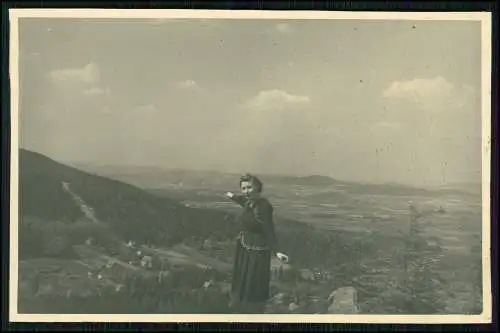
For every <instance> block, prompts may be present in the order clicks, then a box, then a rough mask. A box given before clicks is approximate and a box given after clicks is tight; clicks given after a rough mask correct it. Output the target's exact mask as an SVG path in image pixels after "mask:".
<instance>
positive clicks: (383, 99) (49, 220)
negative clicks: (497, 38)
mask: <svg viewBox="0 0 500 333" xmlns="http://www.w3.org/2000/svg"><path fill="white" fill-rule="evenodd" d="M134 13H135V11H134V10H119V11H107V10H97V9H96V10H81V11H79V10H75V9H73V10H62V9H61V10H57V9H54V10H46V11H43V10H34V9H33V10H15V11H11V16H10V18H11V21H10V24H11V25H10V26H11V28H10V29H11V46H10V47H11V59H10V61H11V67H10V68H11V91H12V99H11V100H12V111H11V112H12V113H11V114H12V117H11V119H12V152H11V154H12V157H11V158H12V170H11V180H12V184H11V193H12V197H11V213H12V216H11V222H10V223H11V240H12V241H11V243H12V245H11V246H12V250H11V251H12V252H11V277H12V279H11V305H12V304H13V306H14V308H12V309H11V320H13V321H14V320H19V321H25V320H27V321H29V320H34V319H30V318H36V320H37V321H40V320H41V318H42V319H44V320H46V321H50V322H54V321H58V320H61V321H65V320H66V321H73V319H68V318H80V320H81V319H82V318H85V320H86V321H113V320H114V319H113V318H115V320H118V319H116V318H121V319H120V320H121V321H123V320H125V321H131V320H132V321H135V320H139V319H140V320H141V321H152V320H154V321H182V320H180V319H179V318H184V319H183V320H187V321H193V320H194V321H196V318H198V317H199V318H203V319H204V321H207V320H208V321H226V320H225V319H224V318H226V319H227V320H230V321H238V320H243V321H249V320H250V321H263V320H264V321H291V322H293V321H302V322H305V321H306V322H307V321H309V322H315V321H316V322H332V321H348V322H365V323H370V322H378V323H384V322H401V323H404V322H415V321H417V322H418V320H420V322H423V323H424V322H433V321H442V322H450V321H451V322H457V323H458V322H490V321H491V276H490V274H491V273H490V257H489V249H490V234H489V233H490V231H489V230H490V210H489V206H490V198H489V187H490V180H489V179H490V170H489V164H490V160H489V158H490V157H489V137H490V132H489V131H490V128H489V126H490V125H489V121H490V112H491V111H490V71H491V63H490V62H491V54H490V53H491V47H490V43H491V41H490V37H491V31H490V30H491V21H490V15H489V14H487V13H454V14H453V13H410V12H408V13H401V16H400V17H398V16H397V13H395V12H393V13H386V18H384V13H383V12H371V13H368V12H366V13H362V12H350V13H340V12H336V13H335V12H330V13H327V12H323V13H316V15H317V17H315V16H314V15H315V13H314V12H294V13H292V12H265V13H266V15H264V14H263V12H258V11H253V12H245V11H237V12H231V11H224V12H221V11H208V10H206V11H201V10H193V11H175V10H158V11H156V10H153V11H152V10H147V11H138V12H137V13H136V14H134ZM30 316H31V317H30ZM71 316H73V317H71ZM94 316H95V318H98V319H92V318H94ZM183 316H184V317H183ZM238 318H239V319H238ZM241 318H243V319H241ZM342 318H344V319H342ZM345 318H348V319H345ZM388 318H391V319H388ZM405 318H406V319H405ZM415 318H416V319H415Z"/></svg>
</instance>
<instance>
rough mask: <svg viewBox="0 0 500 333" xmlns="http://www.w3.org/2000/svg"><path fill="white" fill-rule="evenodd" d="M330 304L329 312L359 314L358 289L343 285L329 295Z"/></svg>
mask: <svg viewBox="0 0 500 333" xmlns="http://www.w3.org/2000/svg"><path fill="white" fill-rule="evenodd" d="M328 301H329V303H330V306H329V307H328V313H331V314H357V313H359V308H358V305H357V291H356V289H354V288H353V287H341V288H338V289H336V290H335V291H333V292H332V293H331V294H330V296H329V297H328Z"/></svg>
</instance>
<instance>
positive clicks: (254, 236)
mask: <svg viewBox="0 0 500 333" xmlns="http://www.w3.org/2000/svg"><path fill="white" fill-rule="evenodd" d="M240 188H241V192H242V195H237V194H234V193H232V192H227V193H226V196H227V197H228V198H229V199H231V200H233V201H234V202H236V203H237V204H239V205H240V206H241V207H243V211H242V214H241V215H240V223H241V226H242V231H241V232H240V234H239V236H238V239H237V243H236V256H235V259H234V267H233V280H232V285H231V307H233V308H236V309H238V310H239V311H242V312H253V313H263V312H264V307H265V304H266V301H267V300H268V298H269V283H270V278H271V258H272V256H275V257H276V258H277V259H278V260H281V261H282V262H285V263H287V262H288V256H287V255H285V254H283V253H281V252H278V251H277V245H278V243H277V239H276V234H275V229H274V221H273V210H274V209H273V206H272V205H271V203H270V202H269V201H268V200H267V199H265V198H263V197H261V193H262V189H263V185H262V182H261V181H260V180H259V179H258V178H257V177H256V176H253V175H250V174H246V175H244V176H242V177H241V178H240Z"/></svg>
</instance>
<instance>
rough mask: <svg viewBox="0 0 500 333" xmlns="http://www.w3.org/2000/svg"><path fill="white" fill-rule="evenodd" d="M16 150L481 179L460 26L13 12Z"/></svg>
mask: <svg viewBox="0 0 500 333" xmlns="http://www.w3.org/2000/svg"><path fill="white" fill-rule="evenodd" d="M19 43H20V44H19V52H20V53H19V64H20V65H19V66H20V67H19V68H20V69H19V75H20V110H19V114H20V133H19V138H20V146H21V147H22V148H26V149H29V150H33V151H37V152H40V153H42V154H45V155H47V156H49V157H51V158H54V159H56V160H59V161H62V162H65V161H66V162H72V163H76V162H77V163H87V164H89V163H90V164H98V165H105V164H113V165H148V166H159V167H165V168H188V169H207V170H220V171H228V172H254V173H257V174H258V173H273V174H297V175H311V174H316V175H325V176H331V177H334V178H337V179H343V180H355V181H363V182H373V183H379V182H397V183H403V184H410V185H418V186H425V185H432V186H434V185H440V184H448V183H454V182H479V181H480V180H481V174H480V173H481V95H480V94H481V85H480V82H481V77H480V74H481V70H480V69H481V47H480V46H481V27H480V23H479V22H464V21H361V20H249V19H245V20H243V19H241V20H240V19H231V20H227V19H226V20H225V19H198V20H193V19H184V20H179V19H177V20H174V19H149V20H148V19H126V20H125V19H123V20H121V21H119V20H116V19H115V20H105V19H100V20H84V19H79V20H77V19H54V18H52V19H40V18H24V19H20V22H19Z"/></svg>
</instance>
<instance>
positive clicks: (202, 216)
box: [19, 150, 236, 244]
mask: <svg viewBox="0 0 500 333" xmlns="http://www.w3.org/2000/svg"><path fill="white" fill-rule="evenodd" d="M19 168H20V170H19V172H20V173H19V194H20V201H19V202H20V215H21V221H22V217H25V216H32V217H36V218H38V219H40V220H47V221H60V222H63V223H72V222H76V221H78V220H79V219H81V218H83V214H82V210H81V207H79V206H78V205H77V204H76V203H75V202H74V199H72V198H71V196H70V195H69V194H68V191H67V190H65V188H64V184H67V185H68V186H69V187H70V188H71V191H73V192H74V193H77V194H78V195H79V196H80V197H81V199H82V201H83V202H85V203H86V204H87V205H88V206H90V207H92V209H93V211H94V213H95V217H96V218H97V219H98V220H99V221H105V222H106V223H107V224H109V225H110V226H111V227H112V228H113V229H114V230H115V231H116V232H117V233H119V234H120V236H121V237H123V238H126V239H130V240H134V241H140V242H147V243H157V242H161V243H162V244H165V243H175V242H178V241H180V240H181V239H183V238H184V237H189V236H197V237H207V236H209V235H211V234H213V231H214V230H217V231H218V233H219V234H224V235H225V236H227V235H230V234H234V233H235V232H236V226H235V225H234V223H229V222H231V221H228V219H230V217H229V216H228V215H227V214H225V213H223V212H219V211H214V210H203V209H193V208H187V207H185V206H184V205H182V204H180V203H179V202H177V201H174V200H171V199H169V198H165V197H159V196H156V195H153V194H150V193H148V192H146V191H143V190H141V189H139V188H137V187H135V186H132V185H129V184H125V183H122V182H119V181H115V180H111V179H108V178H105V177H100V176H97V175H93V174H90V173H86V172H83V171H80V170H78V169H75V168H72V167H68V166H66V165H63V164H60V163H58V162H56V161H54V160H52V159H50V158H48V157H45V156H43V155H40V154H38V153H34V152H30V151H27V150H20V156H19ZM228 228H229V229H228ZM226 234H227V235H226Z"/></svg>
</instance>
